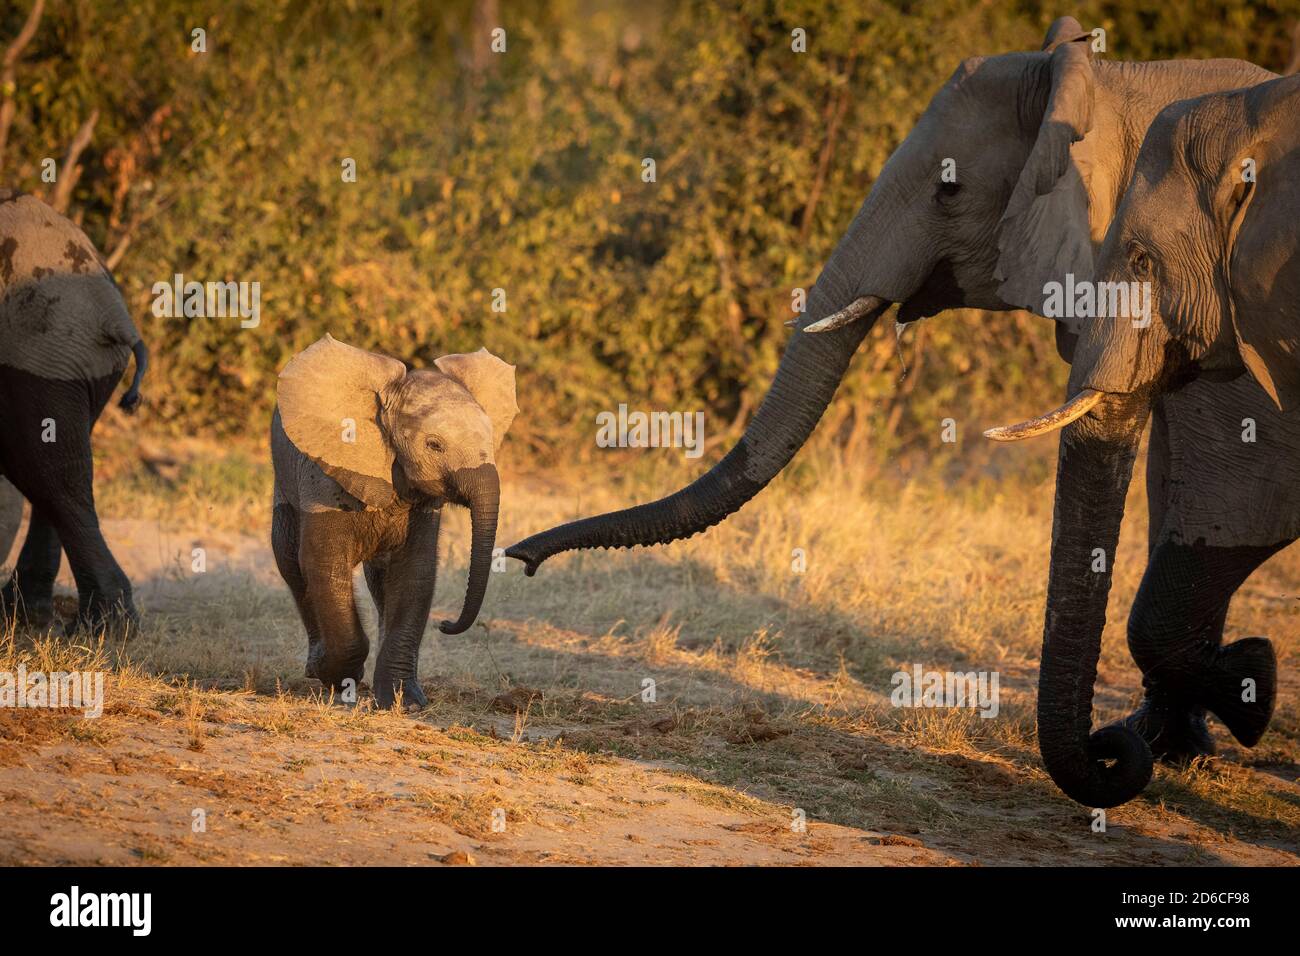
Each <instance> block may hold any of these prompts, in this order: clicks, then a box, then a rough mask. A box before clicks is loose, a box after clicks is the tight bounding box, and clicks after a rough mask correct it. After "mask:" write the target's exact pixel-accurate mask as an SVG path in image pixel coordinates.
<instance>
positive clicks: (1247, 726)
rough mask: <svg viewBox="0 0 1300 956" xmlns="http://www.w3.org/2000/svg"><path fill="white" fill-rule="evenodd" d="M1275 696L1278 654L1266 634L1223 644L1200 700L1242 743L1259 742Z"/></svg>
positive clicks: (1252, 744)
mask: <svg viewBox="0 0 1300 956" xmlns="http://www.w3.org/2000/svg"><path fill="white" fill-rule="evenodd" d="M1276 699H1277V655H1276V654H1275V653H1274V652H1273V644H1272V642H1271V641H1269V640H1268V638H1266V637H1247V638H1244V639H1242V640H1240V641H1234V642H1233V643H1231V644H1229V645H1227V646H1226V647H1223V648H1221V649H1220V650H1219V652H1218V654H1217V655H1216V657H1215V660H1214V663H1213V665H1212V667H1211V670H1210V675H1209V680H1208V682H1207V683H1206V685H1205V695H1204V697H1203V698H1202V701H1203V703H1204V704H1205V706H1206V707H1208V708H1209V709H1210V710H1211V711H1212V712H1213V713H1214V716H1216V717H1218V718H1219V719H1220V720H1221V721H1223V723H1224V725H1225V726H1226V727H1227V728H1228V730H1229V731H1230V732H1231V733H1232V736H1234V737H1236V738H1237V740H1238V741H1239V742H1240V743H1241V744H1242V746H1244V747H1253V746H1255V744H1257V743H1259V738H1260V737H1262V736H1264V731H1265V730H1267V729H1268V722H1269V720H1271V719H1272V717H1273V704H1274V703H1275V701H1276Z"/></svg>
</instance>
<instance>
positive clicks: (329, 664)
mask: <svg viewBox="0 0 1300 956" xmlns="http://www.w3.org/2000/svg"><path fill="white" fill-rule="evenodd" d="M307 666H308V668H311V666H312V665H311V662H310V661H308V665H307ZM365 669H366V656H365V654H364V653H362V654H361V655H360V656H359V657H358V656H357V655H356V654H350V655H348V656H347V657H334V656H332V655H330V654H328V653H326V654H322V655H321V658H320V660H319V661H318V662H317V663H316V666H315V671H316V673H315V675H314V676H315V677H316V678H317V679H318V680H319V681H320V682H321V683H322V684H325V685H326V686H327V687H332V688H333V689H334V690H336V691H341V692H344V693H346V692H349V691H351V692H352V693H354V694H355V693H356V691H357V689H358V688H359V687H360V686H361V677H362V675H363V674H364V673H365Z"/></svg>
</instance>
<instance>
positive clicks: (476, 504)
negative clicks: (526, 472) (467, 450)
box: [439, 465, 501, 634]
mask: <svg viewBox="0 0 1300 956" xmlns="http://www.w3.org/2000/svg"><path fill="white" fill-rule="evenodd" d="M455 480H456V486H457V489H456V490H457V491H458V492H459V494H460V497H461V498H462V499H463V500H464V501H465V502H466V503H467V504H468V505H469V518H470V528H471V533H470V552H469V578H468V580H467V581H466V584H465V603H464V605H463V606H462V607H461V611H460V618H459V620H455V621H443V622H442V624H440V625H439V629H440V630H441V631H442V633H444V634H461V633H463V632H465V631H467V630H469V628H470V626H471V625H473V623H474V619H475V618H476V617H478V612H479V608H481V607H482V606H483V595H484V594H485V593H486V592H487V583H488V575H489V574H490V573H491V572H492V548H493V547H494V546H495V544H496V536H497V511H498V509H499V507H500V504H501V482H500V479H499V478H498V477H497V470H496V468H495V467H494V466H492V465H479V466H478V467H477V468H466V469H464V470H462V471H459V472H457V473H456V479H455Z"/></svg>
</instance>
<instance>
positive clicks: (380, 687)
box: [375, 668, 429, 710]
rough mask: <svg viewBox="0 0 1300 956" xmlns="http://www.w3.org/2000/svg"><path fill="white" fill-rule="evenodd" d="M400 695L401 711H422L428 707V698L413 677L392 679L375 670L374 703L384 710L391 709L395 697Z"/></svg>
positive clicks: (392, 677) (389, 675)
mask: <svg viewBox="0 0 1300 956" xmlns="http://www.w3.org/2000/svg"><path fill="white" fill-rule="evenodd" d="M399 693H400V694H401V695H402V709H403V710H423V709H424V708H426V707H428V706H429V698H427V697H425V696H424V691H423V690H421V689H420V682H419V681H418V680H416V679H415V676H414V675H412V676H410V677H405V678H403V677H394V676H392V675H391V674H386V673H384V672H382V671H380V669H379V668H375V703H376V704H377V705H378V706H379V707H380V708H381V709H384V710H387V709H388V708H390V707H392V706H393V704H394V703H396V701H397V695H398V694H399Z"/></svg>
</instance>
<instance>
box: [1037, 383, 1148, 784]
mask: <svg viewBox="0 0 1300 956" xmlns="http://www.w3.org/2000/svg"><path fill="white" fill-rule="evenodd" d="M1150 402H1151V396H1150V395H1149V394H1147V393H1143V394H1130V395H1110V394H1108V395H1106V396H1105V399H1104V401H1103V402H1102V403H1101V404H1100V405H1099V407H1098V408H1097V409H1096V410H1095V411H1094V412H1093V413H1092V414H1090V415H1088V416H1086V417H1083V418H1081V419H1079V420H1078V421H1076V422H1074V423H1073V424H1071V425H1070V426H1069V427H1068V428H1066V429H1065V431H1063V432H1062V433H1061V446H1060V454H1059V458H1058V462H1057V473H1056V508H1055V512H1054V517H1053V524H1052V567H1051V574H1050V577H1049V580H1048V587H1047V617H1046V621H1045V623H1044V626H1043V654H1042V664H1041V667H1040V670H1039V676H1038V744H1039V748H1040V750H1041V752H1042V755H1043V763H1044V765H1045V766H1046V767H1047V772H1048V773H1049V774H1051V777H1052V779H1053V780H1054V781H1056V784H1057V786H1059V787H1060V788H1061V789H1062V790H1063V791H1064V792H1065V793H1066V795H1067V796H1069V797H1071V798H1072V799H1074V800H1077V801H1079V802H1080V803H1082V804H1084V805H1085V806H1089V807H1113V806H1117V805H1119V804H1121V803H1125V802H1126V801H1128V800H1131V799H1133V797H1135V796H1137V795H1138V794H1139V793H1141V792H1142V789H1143V788H1144V787H1145V786H1146V785H1147V783H1148V781H1150V779H1151V765H1152V760H1151V751H1150V749H1149V748H1148V747H1147V744H1146V742H1145V741H1144V740H1143V739H1142V738H1141V737H1140V736H1138V735H1137V734H1136V733H1135V732H1133V731H1132V730H1130V729H1128V728H1127V727H1123V726H1120V725H1118V724H1116V725H1111V726H1109V727H1104V728H1102V729H1101V730H1099V731H1097V733H1095V734H1094V733H1092V732H1091V731H1092V694H1093V684H1094V682H1095V681H1096V679H1097V660H1098V657H1099V656H1100V653H1101V635H1102V630H1103V628H1104V627H1105V624H1106V601H1107V598H1108V596H1109V594H1110V583H1111V568H1112V566H1113V565H1114V562H1115V548H1116V545H1117V544H1118V543H1119V529H1120V522H1121V520H1122V519H1123V517H1124V499H1125V496H1126V494H1127V491H1128V485H1129V479H1130V477H1131V476H1132V473H1133V459H1134V458H1135V457H1136V455H1137V448H1138V442H1139V441H1140V439H1141V436H1142V427H1143V425H1144V424H1145V423H1146V418H1147V414H1148V412H1149V411H1150Z"/></svg>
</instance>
